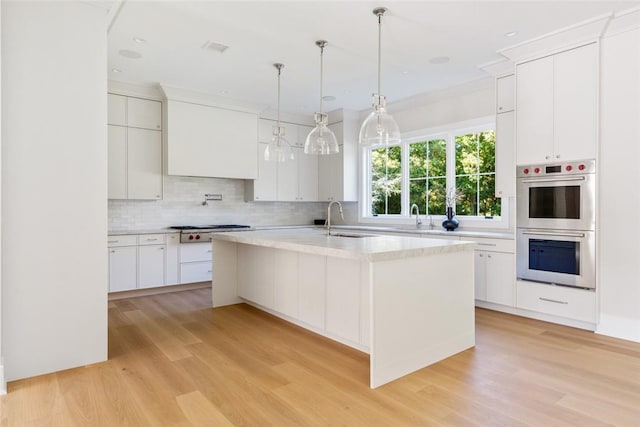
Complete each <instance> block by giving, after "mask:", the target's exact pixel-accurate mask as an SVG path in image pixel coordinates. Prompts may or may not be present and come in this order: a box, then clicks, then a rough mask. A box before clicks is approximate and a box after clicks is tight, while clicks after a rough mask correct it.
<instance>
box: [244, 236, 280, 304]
mask: <svg viewBox="0 0 640 427" xmlns="http://www.w3.org/2000/svg"><path fill="white" fill-rule="evenodd" d="M274 252H275V251H273V250H271V249H270V248H265V247H261V246H253V245H238V259H239V260H242V262H243V264H245V265H246V268H239V269H238V295H239V296H240V297H242V298H245V299H247V300H249V301H253V302H255V303H257V304H260V305H262V306H264V307H267V308H273V306H274V272H275V268H274V262H275V258H274Z"/></svg>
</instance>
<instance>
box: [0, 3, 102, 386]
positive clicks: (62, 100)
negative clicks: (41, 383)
mask: <svg viewBox="0 0 640 427" xmlns="http://www.w3.org/2000/svg"><path fill="white" fill-rule="evenodd" d="M2 7H3V10H2V56H3V57H2V66H3V69H2V88H3V92H2V123H3V127H2V150H3V153H2V220H3V222H2V294H3V295H2V324H3V325H4V329H3V334H2V350H3V352H4V357H5V373H6V379H7V380H9V381H10V380H15V379H19V378H24V377H30V376H34V375H39V374H43V373H47V372H52V371H58V370H62V369H67V368H71V367H75V366H80V365H86V364H89V363H94V362H99V361H103V360H105V359H106V358H107V251H106V245H105V235H106V232H107V215H106V213H107V203H106V199H107V160H106V159H107V145H106V101H107V100H106V94H107V76H106V71H107V63H106V58H107V52H106V11H105V10H104V9H101V8H98V7H95V6H93V5H89V4H87V3H81V2H12V1H3V2H2Z"/></svg>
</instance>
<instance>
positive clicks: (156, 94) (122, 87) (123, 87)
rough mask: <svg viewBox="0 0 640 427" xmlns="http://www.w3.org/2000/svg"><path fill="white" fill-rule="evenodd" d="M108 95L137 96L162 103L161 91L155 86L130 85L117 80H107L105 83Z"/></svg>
mask: <svg viewBox="0 0 640 427" xmlns="http://www.w3.org/2000/svg"><path fill="white" fill-rule="evenodd" d="M107 90H108V92H109V93H116V94H118V95H126V96H137V97H140V98H147V99H153V100H155V101H162V99H163V96H162V91H161V90H160V88H159V87H158V85H156V84H144V83H130V82H123V81H119V80H109V81H108V82H107Z"/></svg>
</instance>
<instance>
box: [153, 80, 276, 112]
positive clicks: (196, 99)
mask: <svg viewBox="0 0 640 427" xmlns="http://www.w3.org/2000/svg"><path fill="white" fill-rule="evenodd" d="M160 89H161V90H162V93H163V94H164V97H165V98H166V99H167V100H169V101H181V102H188V103H190V104H200V105H206V106H209V107H218V108H224V109H226V110H235V111H242V112H245V113H252V114H258V115H260V114H261V113H262V112H263V111H265V110H267V106H266V105H260V104H255V103H252V102H244V101H238V100H234V99H229V98H224V97H221V96H217V95H211V94H208V93H202V92H196V91H193V90H190V89H184V88H178V87H173V86H167V85H163V84H160Z"/></svg>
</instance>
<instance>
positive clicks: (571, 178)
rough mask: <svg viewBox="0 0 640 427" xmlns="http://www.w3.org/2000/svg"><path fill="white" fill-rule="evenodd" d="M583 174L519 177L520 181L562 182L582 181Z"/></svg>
mask: <svg viewBox="0 0 640 427" xmlns="http://www.w3.org/2000/svg"><path fill="white" fill-rule="evenodd" d="M586 179H587V178H586V177H584V176H567V177H557V176H554V177H549V178H521V182H524V183H527V182H562V181H584V180H586Z"/></svg>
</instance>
